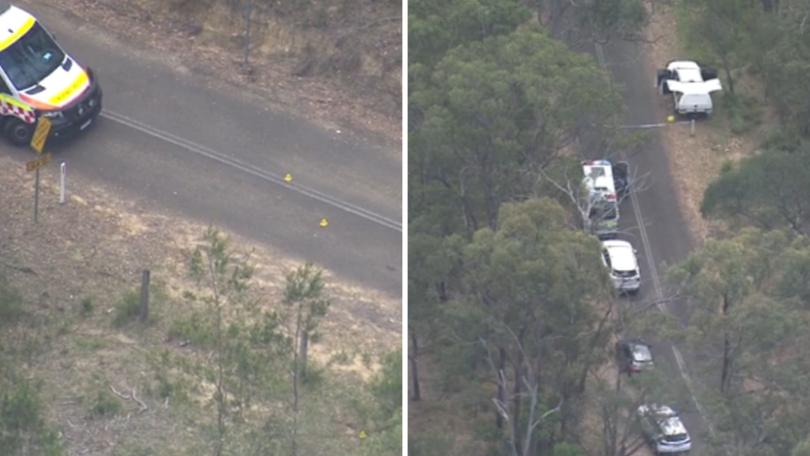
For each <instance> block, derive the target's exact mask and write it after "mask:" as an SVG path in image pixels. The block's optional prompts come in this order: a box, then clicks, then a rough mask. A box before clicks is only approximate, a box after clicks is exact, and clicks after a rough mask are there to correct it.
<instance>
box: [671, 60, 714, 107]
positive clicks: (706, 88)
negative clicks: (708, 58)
mask: <svg viewBox="0 0 810 456" xmlns="http://www.w3.org/2000/svg"><path fill="white" fill-rule="evenodd" d="M655 81H656V86H657V87H658V90H659V92H660V93H661V94H662V95H670V94H671V95H672V97H673V100H674V103H675V112H677V113H678V114H686V115H688V114H706V115H709V114H711V113H712V109H713V106H712V97H711V95H710V94H711V93H712V92H717V91H720V90H723V88H722V86H721V85H720V80H719V79H717V70H715V69H713V68H705V67H701V66H700V65H699V64H698V63H696V62H693V61H691V60H673V61H671V62H669V63H668V64H667V67H666V68H665V69H660V70H658V73H657V75H656V80H655Z"/></svg>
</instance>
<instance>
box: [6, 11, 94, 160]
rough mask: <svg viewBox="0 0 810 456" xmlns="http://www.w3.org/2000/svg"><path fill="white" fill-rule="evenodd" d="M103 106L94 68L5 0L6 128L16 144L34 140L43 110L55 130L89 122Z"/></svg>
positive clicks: (72, 130) (69, 129)
mask: <svg viewBox="0 0 810 456" xmlns="http://www.w3.org/2000/svg"><path fill="white" fill-rule="evenodd" d="M100 112H101V88H100V87H99V85H98V82H97V81H96V79H95V77H94V75H93V72H92V70H90V68H88V67H85V66H83V65H81V64H79V62H77V61H76V59H74V58H73V57H71V56H70V55H69V54H67V53H66V52H65V51H64V50H62V48H61V47H60V46H59V45H58V44H57V43H56V41H55V40H54V39H53V36H51V34H50V33H48V31H47V30H45V28H44V27H43V26H42V25H41V24H40V23H39V22H38V21H37V20H36V18H34V16H32V15H31V14H29V13H27V12H25V11H23V10H22V9H20V8H17V7H16V6H12V5H9V4H7V3H0V128H2V132H3V134H4V135H5V136H6V137H7V138H8V139H9V140H10V141H11V142H12V143H14V144H16V145H23V144H26V143H28V142H30V140H31V136H32V135H33V132H34V127H35V125H36V122H37V119H38V118H39V117H40V116H44V117H47V118H49V119H50V120H51V123H52V128H51V134H52V135H53V136H65V135H67V134H70V133H76V132H79V131H81V130H84V129H86V128H87V127H89V126H90V125H91V124H92V123H93V121H94V120H95V119H96V117H97V116H98V114H99V113H100Z"/></svg>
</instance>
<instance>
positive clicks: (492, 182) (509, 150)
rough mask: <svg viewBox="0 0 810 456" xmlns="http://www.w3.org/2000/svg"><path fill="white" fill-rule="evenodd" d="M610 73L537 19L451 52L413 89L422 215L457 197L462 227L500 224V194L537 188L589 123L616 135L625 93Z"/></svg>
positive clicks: (414, 157) (415, 198) (415, 176)
mask: <svg viewBox="0 0 810 456" xmlns="http://www.w3.org/2000/svg"><path fill="white" fill-rule="evenodd" d="M606 78H607V75H606V74H605V73H604V72H603V70H601V69H600V68H599V67H598V66H597V65H596V63H595V62H594V61H593V60H592V59H591V58H590V57H588V56H584V55H580V54H576V53H573V52H571V51H570V50H568V49H567V48H566V47H565V46H564V45H562V44H561V43H559V42H556V41H554V40H552V39H551V38H549V37H548V36H547V35H546V34H544V33H542V32H541V31H539V30H537V29H535V28H531V27H527V28H523V29H519V30H517V31H515V32H513V33H511V34H509V35H502V36H496V37H491V38H487V39H485V40H484V41H481V42H472V43H469V44H467V45H464V46H460V47H458V48H456V49H453V50H451V51H450V52H448V54H447V55H446V56H445V58H444V59H443V60H442V61H441V62H439V63H438V64H437V65H436V69H435V70H434V71H433V74H432V77H431V84H430V85H429V87H427V88H425V89H423V90H416V91H415V92H414V93H413V95H412V96H411V104H412V105H417V106H419V109H420V110H421V111H423V112H424V113H425V115H424V121H423V122H422V124H421V125H419V127H418V128H417V129H416V130H415V131H414V132H413V133H412V135H411V140H410V144H411V151H412V153H411V159H410V160H411V166H410V173H411V175H410V177H409V180H410V181H411V182H414V183H415V185H414V191H413V193H412V195H411V200H412V202H413V205H412V207H413V209H414V210H415V211H416V215H417V217H418V216H419V215H420V214H424V213H428V212H431V211H433V210H434V208H435V209H438V207H437V206H436V205H448V204H450V206H449V207H447V206H444V207H442V209H441V210H442V212H445V214H443V215H442V218H443V219H446V221H445V222H444V223H446V224H452V225H450V228H451V229H453V230H454V231H456V232H457V230H458V229H459V228H461V229H463V230H465V232H466V234H468V235H470V234H472V233H473V232H474V231H476V230H477V229H479V228H481V227H485V226H487V227H489V228H493V229H494V228H495V226H496V220H497V213H498V207H499V206H500V204H501V203H502V202H505V201H510V200H512V199H515V198H525V197H527V196H528V195H530V194H531V193H532V188H533V185H534V182H535V180H536V177H537V173H538V170H539V169H542V168H544V167H546V166H548V164H549V163H551V162H552V161H553V160H555V159H556V158H558V157H559V155H560V154H561V152H562V151H563V150H564V149H566V148H568V147H571V146H573V144H574V143H575V142H576V140H577V138H579V137H580V136H581V135H583V134H584V133H585V132H605V133H606V136H608V135H607V131H608V130H610V126H611V125H612V124H614V123H615V121H616V119H617V116H618V114H619V111H618V109H617V107H619V106H621V103H620V101H619V98H618V95H617V93H616V92H615V91H614V90H613V89H612V88H611V87H610V85H609V84H607V83H606ZM457 221H458V222H461V223H463V225H461V226H460V227H459V226H458V225H457ZM444 234H450V233H444Z"/></svg>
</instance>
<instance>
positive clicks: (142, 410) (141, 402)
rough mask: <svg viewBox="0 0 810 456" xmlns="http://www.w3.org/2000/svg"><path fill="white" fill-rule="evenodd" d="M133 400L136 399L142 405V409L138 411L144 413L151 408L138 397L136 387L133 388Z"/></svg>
mask: <svg viewBox="0 0 810 456" xmlns="http://www.w3.org/2000/svg"><path fill="white" fill-rule="evenodd" d="M132 400H134V401H135V402H137V403H138V405H140V406H141V409H140V410H139V411H138V413H143V412H145V411H147V410H149V407H147V406H146V404H145V403H144V402H143V401H142V400H140V399H138V396H136V395H135V388H132Z"/></svg>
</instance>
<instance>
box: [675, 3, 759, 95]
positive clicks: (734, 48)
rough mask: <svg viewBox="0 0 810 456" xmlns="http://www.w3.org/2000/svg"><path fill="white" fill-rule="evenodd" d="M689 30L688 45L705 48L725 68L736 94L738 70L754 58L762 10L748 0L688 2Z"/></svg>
mask: <svg viewBox="0 0 810 456" xmlns="http://www.w3.org/2000/svg"><path fill="white" fill-rule="evenodd" d="M685 4H686V5H688V8H687V9H686V15H685V17H686V19H687V21H686V22H687V24H688V27H687V29H688V32H687V33H685V34H684V38H685V39H686V42H687V46H689V47H690V48H691V49H693V50H698V51H702V52H703V57H706V58H708V59H709V60H710V61H713V62H717V63H718V64H719V65H720V67H721V68H722V69H723V72H724V74H725V78H726V84H727V86H728V93H729V95H730V96H731V97H732V98H733V97H734V96H735V95H736V91H735V90H736V89H735V84H734V81H735V77H734V75H733V70H736V69H738V68H740V67H742V66H744V65H746V64H748V63H750V62H751V61H752V60H753V56H754V54H755V50H756V41H755V40H754V38H753V37H754V36H756V33H752V31H753V30H757V29H758V27H757V25H758V21H759V18H760V16H761V14H762V12H761V10H759V9H758V8H756V7H755V6H754V3H753V2H751V1H748V0H693V1H688V0H687V2H686V3H685Z"/></svg>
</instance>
